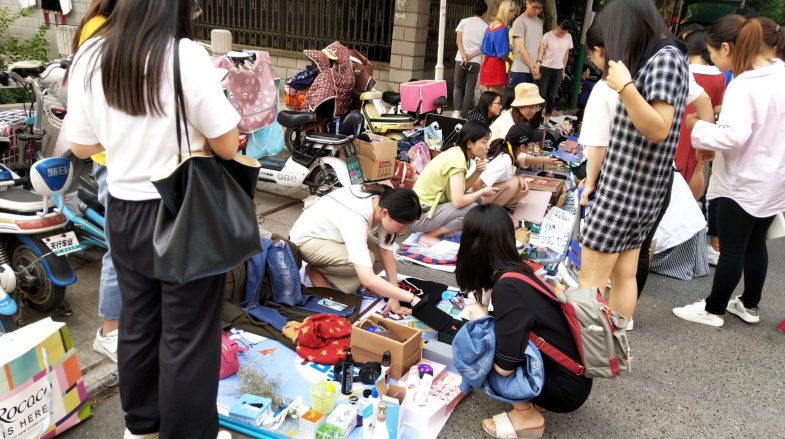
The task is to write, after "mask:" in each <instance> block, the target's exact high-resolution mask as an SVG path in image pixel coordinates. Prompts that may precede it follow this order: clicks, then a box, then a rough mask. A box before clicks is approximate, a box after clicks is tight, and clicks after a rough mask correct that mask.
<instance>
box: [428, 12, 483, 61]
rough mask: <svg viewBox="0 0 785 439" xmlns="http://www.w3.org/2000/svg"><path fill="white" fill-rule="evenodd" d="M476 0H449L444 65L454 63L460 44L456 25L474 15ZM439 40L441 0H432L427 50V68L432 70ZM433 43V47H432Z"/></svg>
mask: <svg viewBox="0 0 785 439" xmlns="http://www.w3.org/2000/svg"><path fill="white" fill-rule="evenodd" d="M476 3H477V1H476V0H448V1H447V21H446V25H445V27H444V66H445V68H451V67H452V66H453V65H454V62H453V60H454V59H455V53H456V52H457V51H458V45H457V44H456V43H455V27H456V26H458V23H459V22H460V21H461V20H463V19H464V18H467V17H471V16H472V9H474V5H475V4H476ZM438 41H439V0H431V5H430V15H429V17H428V45H429V47H428V50H426V51H425V69H426V70H430V69H433V67H434V66H435V65H436V58H437V50H436V45H437V44H438ZM431 45H433V47H431Z"/></svg>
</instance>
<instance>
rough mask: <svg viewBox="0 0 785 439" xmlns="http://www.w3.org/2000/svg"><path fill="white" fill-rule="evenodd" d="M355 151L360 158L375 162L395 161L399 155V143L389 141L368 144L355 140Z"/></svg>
mask: <svg viewBox="0 0 785 439" xmlns="http://www.w3.org/2000/svg"><path fill="white" fill-rule="evenodd" d="M354 149H355V150H356V151H357V155H359V156H360V157H366V158H369V159H371V160H373V161H375V162H382V161H388V160H395V157H396V156H397V155H398V142H397V141H395V140H388V141H386V142H373V143H372V142H366V141H364V140H360V139H354Z"/></svg>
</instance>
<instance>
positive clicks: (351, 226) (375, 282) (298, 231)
mask: <svg viewBox="0 0 785 439" xmlns="http://www.w3.org/2000/svg"><path fill="white" fill-rule="evenodd" d="M421 214H422V208H421V207H420V200H419V199H418V198H417V194H415V193H414V191H412V190H411V189H393V188H391V187H389V186H384V185H380V184H371V185H365V186H348V187H345V188H341V189H338V190H335V191H333V192H331V193H329V194H327V195H325V196H323V197H322V198H320V199H319V201H317V202H316V203H314V204H313V205H312V206H310V207H308V208H306V209H305V210H304V211H303V214H302V215H301V216H300V218H298V219H297V221H296V222H295V223H294V226H292V229H291V231H290V232H289V239H290V240H291V241H292V242H293V243H295V244H296V245H297V246H298V247H299V248H300V254H301V255H302V258H303V260H304V261H305V262H307V263H308V265H307V266H306V268H305V273H306V275H307V276H308V278H309V279H310V280H311V282H312V283H313V286H315V287H325V288H333V287H335V288H337V289H339V290H341V291H343V292H344V293H346V294H354V293H355V292H356V291H357V289H358V288H359V287H360V285H362V286H364V287H366V288H368V289H369V290H371V291H373V292H375V293H376V294H379V295H380V296H383V297H387V298H389V299H390V300H389V302H388V303H387V306H386V307H385V309H384V312H387V311H392V312H394V313H396V314H409V313H410V312H411V311H410V310H409V309H406V308H403V307H401V305H400V302H406V303H409V304H411V305H414V304H416V303H417V302H418V301H419V299H418V298H416V297H415V295H414V294H412V293H410V292H408V291H404V290H402V289H401V288H398V286H397V285H398V274H397V271H396V268H395V258H394V257H393V247H392V246H393V243H394V242H395V237H396V235H400V234H402V233H404V232H405V231H406V226H407V225H409V224H411V223H413V222H414V221H416V220H417V219H419V218H420V216H421ZM374 231H376V232H378V239H377V238H375V237H373V236H371V235H370V234H371V232H374ZM382 269H384V271H385V273H386V276H387V280H385V279H383V278H381V277H380V276H379V275H378V274H377V273H379V272H380V271H381V270H382Z"/></svg>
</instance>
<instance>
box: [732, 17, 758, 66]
mask: <svg viewBox="0 0 785 439" xmlns="http://www.w3.org/2000/svg"><path fill="white" fill-rule="evenodd" d="M762 51H763V28H762V27H761V25H760V22H759V21H758V20H755V19H749V20H746V21H745V22H744V25H742V27H741V30H740V31H739V36H738V38H736V47H735V48H734V50H733V56H732V64H731V65H732V69H733V75H734V76H738V75H740V74H742V73H744V72H746V71H749V70H752V69H753V68H754V67H753V63H754V62H755V58H756V57H757V56H758V55H760V53H761V52H762Z"/></svg>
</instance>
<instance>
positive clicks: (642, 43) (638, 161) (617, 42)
mask: <svg viewBox="0 0 785 439" xmlns="http://www.w3.org/2000/svg"><path fill="white" fill-rule="evenodd" d="M597 25H598V26H599V27H600V29H601V30H602V40H603V42H604V50H605V59H606V60H607V61H608V62H607V69H606V71H605V73H604V79H605V80H606V82H607V84H608V86H609V87H610V88H611V89H612V90H614V91H616V92H617V93H618V94H619V103H618V104H617V106H616V114H615V116H614V119H613V124H612V130H611V135H610V139H609V143H608V148H607V151H606V153H605V157H604V159H603V161H602V167H601V175H600V177H599V181H598V182H597V191H596V201H595V202H594V204H593V205H592V206H591V207H590V209H589V211H588V214H587V216H586V220H585V225H584V228H583V231H582V236H581V244H582V251H581V273H580V282H579V283H580V285H581V287H597V288H600V289H605V287H606V286H607V284H608V279H611V280H612V282H613V290H612V291H611V293H610V300H609V301H608V303H609V305H610V307H611V308H612V309H614V310H615V311H618V312H619V313H620V314H622V315H623V316H624V317H625V318H626V319H628V320H629V319H631V318H632V314H633V311H634V310H635V305H636V303H637V296H638V288H637V281H636V278H635V276H636V273H637V271H638V255H639V253H640V249H641V245H642V244H643V243H644V241H646V238H647V236H648V235H649V232H650V231H651V229H652V228H653V227H654V225H655V223H656V220H657V217H658V214H659V212H660V209H661V207H662V204H663V202H664V200H665V197H666V195H667V193H668V188H669V187H670V181H671V176H672V164H673V157H674V154H675V151H676V142H677V140H678V134H679V127H680V122H681V115H682V113H683V112H684V106H685V103H686V101H687V91H688V83H689V70H688V67H687V59H686V57H685V56H684V54H683V53H682V52H681V50H680V49H679V48H678V47H677V46H676V45H675V44H674V43H673V41H672V39H671V38H669V32H668V30H667V28H666V27H665V22H664V21H663V18H662V15H661V14H660V12H659V11H658V10H657V8H656V7H655V6H654V4H653V3H652V2H651V1H649V0H614V1H613V2H610V3H608V4H607V5H606V6H605V8H603V10H602V11H600V14H599V16H598V17H597Z"/></svg>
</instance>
